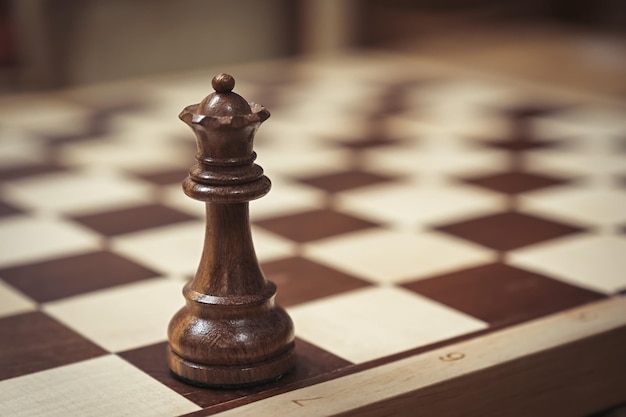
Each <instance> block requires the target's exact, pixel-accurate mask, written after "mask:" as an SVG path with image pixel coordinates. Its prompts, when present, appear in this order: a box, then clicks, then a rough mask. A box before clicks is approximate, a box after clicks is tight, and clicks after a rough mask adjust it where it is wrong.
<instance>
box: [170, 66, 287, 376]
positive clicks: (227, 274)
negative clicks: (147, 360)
mask: <svg viewBox="0 0 626 417" xmlns="http://www.w3.org/2000/svg"><path fill="white" fill-rule="evenodd" d="M213 87H214V89H215V92H214V93H212V94H210V95H209V96H208V97H206V98H205V99H204V100H203V101H202V102H200V103H199V104H195V105H191V106H188V107H186V108H185V109H184V110H183V112H182V113H181V114H180V119H181V120H183V121H184V122H185V123H186V124H188V125H189V126H190V127H191V128H192V130H193V131H194V133H195V135H196V142H197V145H198V153H197V155H196V159H197V161H198V163H197V164H196V165H194V166H193V167H192V168H191V169H190V171H189V176H188V177H187V179H185V181H184V182H183V190H184V192H185V194H187V195H188V196H189V197H191V198H194V199H196V200H200V201H203V202H205V203H206V216H207V221H206V231H205V242H204V249H203V252H202V257H201V260H200V265H199V267H198V270H197V273H196V275H195V277H194V278H193V280H192V281H190V282H189V283H188V284H187V285H185V287H184V290H183V294H184V297H185V299H186V305H185V307H183V308H182V309H181V310H180V311H179V312H178V313H177V314H176V315H175V316H174V317H173V318H172V320H171V322H170V325H169V328H168V339H169V346H168V364H169V367H170V369H171V370H172V372H173V373H174V374H175V375H176V376H178V377H179V378H181V379H183V380H185V381H187V382H191V383H195V384H199V385H208V386H218V387H227V388H228V387H241V386H246V385H254V384H259V383H263V382H267V381H271V380H275V379H277V378H280V377H281V376H282V375H283V374H285V373H286V372H288V371H289V369H290V368H292V367H293V365H294V361H295V359H294V358H295V357H294V342H293V339H294V331H293V323H292V321H291V319H290V318H289V316H288V315H287V313H286V312H285V310H283V309H282V308H281V307H280V306H278V305H276V304H275V302H274V296H275V293H276V287H275V285H274V284H273V283H272V282H270V281H268V280H266V279H265V277H264V276H263V273H262V271H261V269H260V267H259V264H258V261H257V258H256V254H255V251H254V246H253V243H252V236H251V233H250V224H249V214H248V202H249V201H250V200H253V199H256V198H260V197H262V196H264V195H265V194H266V193H267V192H268V191H269V189H270V187H271V183H270V181H269V179H268V178H267V177H266V176H265V175H263V169H262V168H261V167H259V166H258V165H256V164H254V160H255V158H256V154H255V153H254V151H253V149H252V146H253V139H254V135H255V133H256V130H257V129H258V127H259V125H260V124H261V123H262V122H263V121H265V120H266V119H267V118H268V117H269V112H268V111H267V110H266V109H265V108H264V107H262V106H260V105H257V104H251V103H247V102H246V101H245V100H244V99H243V98H242V97H241V96H239V95H238V94H236V93H233V92H232V89H233V87H234V79H233V78H232V77H231V76H229V75H227V74H221V75H218V76H216V77H215V78H214V79H213Z"/></svg>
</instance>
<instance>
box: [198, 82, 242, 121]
mask: <svg viewBox="0 0 626 417" xmlns="http://www.w3.org/2000/svg"><path fill="white" fill-rule="evenodd" d="M211 84H212V85H213V89H214V90H215V92H214V93H211V94H209V95H208V96H207V97H205V99H204V100H202V101H201V102H200V104H199V105H198V107H197V109H196V112H197V114H201V115H205V116H212V117H223V116H244V115H247V114H250V113H252V109H251V108H250V104H249V103H248V102H247V101H246V100H245V99H244V98H243V97H241V96H240V95H239V94H237V93H234V92H233V91H232V90H233V88H234V87H235V79H234V78H233V77H232V75H229V74H224V73H222V74H218V75H216V76H215V77H213V79H212V80H211Z"/></svg>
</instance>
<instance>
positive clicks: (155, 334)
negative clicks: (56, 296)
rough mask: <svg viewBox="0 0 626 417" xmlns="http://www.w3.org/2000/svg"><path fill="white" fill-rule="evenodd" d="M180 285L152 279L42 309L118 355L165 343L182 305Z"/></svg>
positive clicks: (52, 304)
mask: <svg viewBox="0 0 626 417" xmlns="http://www.w3.org/2000/svg"><path fill="white" fill-rule="evenodd" d="M183 284H184V281H182V280H170V279H164V278H157V279H151V280H146V281H142V282H139V283H134V284H127V285H120V286H116V287H113V288H111V289H108V290H101V291H96V292H92V293H87V294H84V295H79V296H75V297H70V298H66V299H63V300H59V301H53V302H49V303H45V304H43V307H42V308H43V310H44V311H45V312H46V313H47V314H49V315H50V316H52V317H54V318H56V319H57V320H58V321H60V322H61V323H63V324H65V325H66V326H68V327H70V328H71V329H74V330H75V331H77V332H78V333H80V334H82V335H83V336H85V337H87V338H88V339H90V340H91V341H93V342H95V343H96V344H98V345H100V346H102V347H103V348H105V349H107V350H109V351H111V352H118V351H123V350H127V349H132V348H136V347H139V346H144V345H148V344H151V343H156V342H160V341H163V340H165V339H166V337H167V336H166V329H167V325H168V323H169V321H170V319H171V318H172V316H174V314H175V313H176V311H178V309H180V308H181V307H182V306H183V305H184V301H185V300H184V298H183V296H182V286H183ZM155 306H156V308H155Z"/></svg>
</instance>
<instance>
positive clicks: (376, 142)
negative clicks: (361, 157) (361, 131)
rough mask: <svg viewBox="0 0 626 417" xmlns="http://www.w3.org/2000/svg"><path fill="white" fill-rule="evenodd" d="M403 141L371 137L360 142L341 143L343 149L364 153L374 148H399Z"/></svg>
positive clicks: (376, 136) (348, 141) (359, 140)
mask: <svg viewBox="0 0 626 417" xmlns="http://www.w3.org/2000/svg"><path fill="white" fill-rule="evenodd" d="M401 142H402V141H400V140H398V139H391V138H387V137H385V136H378V135H374V136H369V137H365V138H362V139H358V140H344V141H339V144H340V145H341V146H342V147H345V148H348V149H350V150H353V151H363V150H368V149H374V148H382V147H386V146H397V145H398V144H400V143H401Z"/></svg>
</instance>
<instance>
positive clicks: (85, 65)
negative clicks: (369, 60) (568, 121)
mask: <svg viewBox="0 0 626 417" xmlns="http://www.w3.org/2000/svg"><path fill="white" fill-rule="evenodd" d="M625 28H626V2H624V1H622V0H599V1H594V2H589V1H583V0H560V1H540V0H524V1H521V0H519V1H508V2H501V1H495V0H468V1H459V0H437V1H434V0H419V1H415V0H385V1H381V0H359V1H356V0H298V1H289V0H264V1H255V0H238V1H226V0H178V1H176V2H172V1H167V0H106V1H104V0H0V93H7V92H16V91H17V92H19V91H25V90H38V89H50V88H59V87H66V86H75V85H83V84H89V83H95V82H103V81H110V80H115V79H120V78H128V77H136V76H144V75H149V74H157V73H164V72H173V71H179V70H191V69H197V68H203V67H207V66H214V65H219V64H222V63H229V64H230V63H241V62H246V61H258V60H265V59H271V58H276V57H284V56H293V55H299V54H337V53H341V51H343V50H346V49H354V48H379V49H380V48H382V49H388V50H399V51H403V52H409V53H416V54H420V55H427V56H433V57H437V58H444V59H446V60H449V61H453V62H458V63H459V64H461V65H464V66H471V67H476V68H478V69H486V70H492V71H497V72H504V73H507V74H511V75H513V76H516V77H523V78H530V79H533V80H539V81H545V82H550V83H558V84H562V85H564V86H565V87H576V88H583V89H592V90H594V91H595V92H601V93H607V94H611V95H616V96H619V97H623V96H624V94H625V93H626V85H625V84H626V82H625V81H624V79H625V78H626V77H625V76H624V75H625V68H626V64H625V62H626V48H625V46H624V44H625V41H624V40H625Z"/></svg>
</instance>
